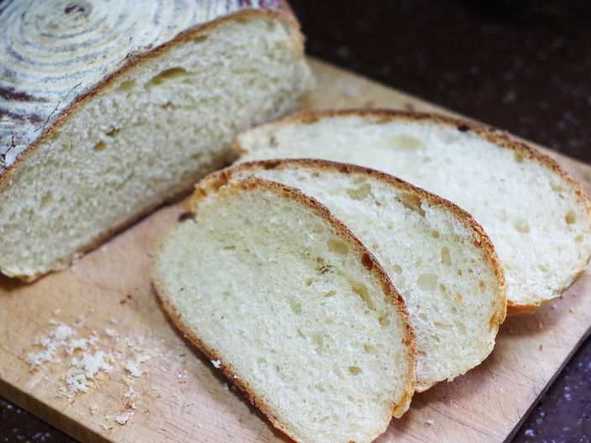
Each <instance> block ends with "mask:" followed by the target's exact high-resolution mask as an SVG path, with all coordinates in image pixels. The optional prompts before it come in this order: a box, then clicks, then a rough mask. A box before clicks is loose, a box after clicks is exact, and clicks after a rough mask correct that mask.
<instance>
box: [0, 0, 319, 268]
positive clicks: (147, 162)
mask: <svg viewBox="0 0 591 443" xmlns="http://www.w3.org/2000/svg"><path fill="white" fill-rule="evenodd" d="M5 3H6V4H4V3H3V4H2V7H0V34H2V35H3V37H5V41H6V42H7V45H10V44H13V45H14V47H11V48H10V51H9V52H6V50H7V49H6V48H4V47H3V48H0V71H4V72H6V73H9V74H10V75H8V74H7V75H3V76H1V77H2V78H0V272H2V273H4V274H6V275H8V276H16V277H20V278H24V279H32V278H34V277H36V276H38V275H41V274H43V273H46V272H48V271H50V270H56V269H61V268H63V267H65V266H67V265H68V264H69V263H70V262H71V260H72V259H73V258H74V256H75V255H76V254H79V253H81V252H83V251H85V250H88V249H89V248H92V247H93V246H95V245H96V244H97V243H98V242H100V241H101V240H102V239H104V238H106V237H107V236H109V235H111V234H112V233H113V232H114V231H116V230H118V229H121V228H122V227H124V226H125V225H128V224H129V223H131V222H132V221H133V220H135V219H137V218H138V217H140V216H141V215H143V214H145V213H146V212H148V211H150V210H151V209H153V208H155V207H156V206H158V205H161V204H162V203H163V202H164V201H165V200H167V199H170V198H173V197H174V196H175V195H177V194H179V193H183V192H189V191H190V189H191V187H192V185H193V184H194V182H195V180H196V179H197V178H199V177H200V176H202V175H204V174H205V173H207V172H210V171H211V170H213V169H217V168H220V167H222V166H224V165H226V164H227V163H228V162H230V161H231V160H232V159H233V158H234V155H233V153H232V150H231V149H230V144H231V142H232V140H233V138H234V136H235V135H236V134H237V133H238V132H239V131H241V130H244V129H246V128H248V127H249V126H251V125H253V124H256V123H261V122H264V121H266V120H268V119H271V118H274V117H277V116H279V115H281V114H283V113H285V112H287V111H289V110H291V109H293V108H294V107H295V106H296V103H297V100H298V97H299V96H300V95H301V94H302V93H303V92H304V91H305V90H306V89H307V88H308V87H309V86H310V80H311V78H310V73H309V70H308V68H307V66H306V64H305V61H304V59H303V50H302V40H303V39H302V36H301V34H300V32H299V29H298V25H297V22H296V21H295V20H294V18H293V16H292V15H291V14H290V13H288V12H287V11H285V10H284V8H283V9H282V10H276V11H275V10H266V9H257V10H254V9H246V10H240V9H243V8H245V7H246V6H247V5H252V6H253V7H257V8H262V6H263V5H271V6H281V5H283V6H284V5H285V4H284V3H283V2H281V1H276V0H271V1H268V2H267V1H266V2H260V1H253V2H234V1H232V2H226V1H208V2H181V3H178V4H177V3H175V2H159V1H156V0H146V1H141V2H138V1H130V0H125V1H117V2H83V3H82V4H80V5H78V4H76V5H74V4H72V5H69V6H68V5H66V6H65V7H64V5H63V4H62V3H63V2H55V1H46V2H30V1H22V2H21V1H9V2H5ZM237 10H238V12H235V11H237ZM30 17H36V18H35V20H33V19H30ZM97 27H98V29H99V30H100V33H99V34H97ZM71 29H75V30H76V32H75V33H74V32H71ZM109 30H112V31H109ZM122 30H124V31H125V32H122ZM109 32H112V34H110V33H109ZM41 34H43V35H41ZM97 35H98V37H100V38H98V37H97ZM37 37H38V40H39V41H41V42H43V45H44V46H35V48H34V51H29V48H27V44H28V43H27V42H31V41H36V40H35V39H36V38H37ZM21 40H23V41H21ZM40 44H41V43H40ZM19 51H28V52H26V53H25V54H24V55H23V54H20V53H19ZM15 57H16V58H15Z"/></svg>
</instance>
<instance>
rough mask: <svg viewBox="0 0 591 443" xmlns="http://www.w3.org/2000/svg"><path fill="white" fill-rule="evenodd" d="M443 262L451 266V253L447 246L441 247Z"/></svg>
mask: <svg viewBox="0 0 591 443" xmlns="http://www.w3.org/2000/svg"><path fill="white" fill-rule="evenodd" d="M441 263H443V264H444V265H446V266H451V255H450V253H449V248H447V247H445V246H444V247H443V248H441Z"/></svg>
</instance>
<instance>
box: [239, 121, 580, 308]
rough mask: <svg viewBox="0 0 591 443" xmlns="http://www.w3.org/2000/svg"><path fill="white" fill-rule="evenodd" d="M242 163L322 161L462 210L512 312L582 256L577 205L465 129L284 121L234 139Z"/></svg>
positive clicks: (559, 283) (508, 152)
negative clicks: (497, 262)
mask: <svg viewBox="0 0 591 443" xmlns="http://www.w3.org/2000/svg"><path fill="white" fill-rule="evenodd" d="M239 144H240V145H241V147H242V149H244V150H245V151H246V155H245V156H244V158H243V159H244V160H245V161H246V160H255V159H265V158H294V157H299V158H325V159H329V160H335V161H342V162H349V163H354V164H360V165H364V166H368V167H373V168H375V169H378V170H382V171H385V172H388V173H391V174H393V175H396V176H398V177H400V178H402V179H404V180H407V181H409V182H411V183H414V184H416V185H418V186H420V187H422V188H424V189H426V190H428V191H431V192H434V193H436V194H439V195H441V196H442V197H445V198H447V199H449V200H451V201H453V202H454V203H456V204H458V205H459V206H460V207H462V208H463V209H465V210H467V211H468V212H470V213H471V214H472V215H473V216H474V217H475V218H476V219H477V220H478V222H479V223H480V224H481V225H482V226H483V227H484V229H485V230H486V232H487V234H488V235H489V236H490V238H491V239H492V241H493V243H494V245H495V248H496V250H497V253H498V255H499V257H500V259H501V262H502V264H503V266H504V270H505V277H506V279H507V297H508V300H509V302H510V304H511V305H513V306H515V307H517V308H520V307H521V308H527V307H535V306H537V305H539V304H541V303H542V302H544V301H546V300H549V299H552V298H555V297H557V296H559V295H560V294H561V292H562V291H563V290H564V289H565V288H567V287H568V286H569V285H570V284H571V283H572V282H573V280H574V279H575V278H576V276H577V275H578V274H579V273H580V272H581V271H582V270H583V269H584V268H585V266H586V264H587V262H588V260H589V257H590V255H591V218H590V217H589V205H588V202H587V201H586V199H583V198H582V197H581V196H580V195H578V193H577V190H576V189H575V187H573V185H572V183H571V182H569V181H568V180H567V179H566V178H565V177H564V176H563V175H561V174H559V173H557V172H556V171H555V170H554V169H553V168H552V167H549V166H547V165H545V164H543V163H542V162H540V161H538V160H532V159H531V158H529V157H530V156H529V155H528V154H527V153H524V152H523V151H519V150H517V151H516V150H514V149H509V148H500V147H499V145H498V144H495V143H493V142H491V141H488V140H486V139H484V138H483V137H482V136H480V135H478V134H477V133H475V132H474V131H471V130H469V128H468V126H466V125H461V124H460V125H455V124H451V123H449V124H448V123H441V122H438V121H435V120H430V119H413V118H412V117H410V118H409V117H405V116H404V115H399V116H398V117H397V116H396V114H393V115H390V114H387V113H385V114H380V113H376V114H375V115H373V114H371V113H369V114H364V115H360V114H355V113H354V112H352V113H344V114H340V115H339V114H337V115H335V116H330V115H324V116H322V115H320V116H319V117H318V118H306V117H304V118H302V119H301V120H300V119H297V118H296V119H292V120H290V121H286V122H285V123H281V122H280V123H277V124H271V125H269V126H263V127H260V128H257V129H255V130H253V131H250V132H247V133H245V134H243V135H241V136H240V138H239Z"/></svg>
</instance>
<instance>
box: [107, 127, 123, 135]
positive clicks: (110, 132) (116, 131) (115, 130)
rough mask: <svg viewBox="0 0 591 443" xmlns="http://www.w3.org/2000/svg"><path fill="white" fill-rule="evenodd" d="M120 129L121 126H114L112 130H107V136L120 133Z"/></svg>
mask: <svg viewBox="0 0 591 443" xmlns="http://www.w3.org/2000/svg"><path fill="white" fill-rule="evenodd" d="M119 131H121V128H113V129H111V130H110V131H107V132H106V133H105V135H106V136H107V137H115V136H116V135H117V134H119Z"/></svg>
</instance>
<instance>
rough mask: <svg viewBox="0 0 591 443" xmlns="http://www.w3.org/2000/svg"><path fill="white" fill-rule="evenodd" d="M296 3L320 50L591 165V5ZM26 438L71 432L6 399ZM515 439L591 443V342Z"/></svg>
mask: <svg viewBox="0 0 591 443" xmlns="http://www.w3.org/2000/svg"><path fill="white" fill-rule="evenodd" d="M291 4H292V5H293V7H294V9H295V10H296V12H297V13H298V15H299V16H300V18H301V20H302V23H303V27H304V32H305V33H306V34H307V36H308V45H307V46H308V51H309V52H310V53H311V54H313V55H315V56H318V57H320V58H322V59H324V60H327V61H330V62H333V63H335V64H337V65H339V66H343V67H346V68H349V69H351V70H354V71H356V72H359V73H361V74H364V75H366V76H368V77H370V78H373V79H375V80H379V81H381V82H383V83H385V84H388V85H391V86H393V87H396V88H398V89H401V90H404V91H407V92H410V93H412V94H414V95H417V96H419V97H423V98H425V99H428V100H429V101H432V102H434V103H437V104H440V105H442V106H444V107H447V108H449V109H453V110H455V111H458V112H460V113H463V114H465V115H469V116H471V117H474V118H476V119H479V120H482V121H484V122H487V123H490V124H492V125H495V126H498V127H501V128H504V129H507V130H509V131H511V132H513V133H515V134H517V135H520V136H522V137H525V138H528V139H530V140H533V141H535V142H538V143H540V144H543V145H546V146H548V147H550V148H553V149H555V150H558V151H561V152H563V153H565V154H567V155H570V156H572V157H576V158H579V159H581V160H583V161H586V162H591V150H590V149H589V144H590V142H591V124H590V123H591V119H590V118H589V114H590V113H591V2H589V1H580V0H571V1H569V2H561V1H556V0H546V1H544V0H520V1H519V2H512V1H510V0H496V1H495V0H489V1H484V0H482V1H478V0H464V1H460V0H445V1H434V0H432V1H427V0H373V1H371V2H361V1H335V0H330V1H329V0H324V1H315V2H312V1H310V0H308V1H304V0H292V1H291ZM516 5H518V6H516ZM590 326H591V325H590ZM20 441H23V442H26V441H29V442H45V443H53V442H70V441H72V440H71V439H69V438H67V437H66V436H64V435H63V434H61V433H60V432H59V431H57V430H55V429H52V428H51V427H49V426H48V425H46V424H44V423H43V422H41V421H39V420H38V419H36V418H35V417H33V416H31V415H30V414H28V413H27V412H25V411H22V410H21V409H18V408H16V407H14V406H13V405H11V404H9V403H7V402H5V401H3V400H1V399H0V442H20ZM514 441H515V442H518V443H522V442H548V443H550V442H555V443H562V442H565V443H567V442H568V443H570V442H578V443H591V340H587V342H586V343H584V344H583V346H582V347H581V349H580V350H579V351H578V352H577V354H576V355H575V356H574V357H573V359H572V360H571V361H570V362H569V364H568V365H567V367H566V368H565V369H564V371H563V372H562V373H561V374H560V376H559V377H558V379H557V381H556V382H555V383H554V384H553V385H552V387H551V388H550V389H549V391H548V392H547V393H546V394H545V395H544V397H543V398H542V400H541V402H540V403H539V404H538V405H537V406H536V408H535V409H534V410H533V411H532V413H531V414H530V415H529V417H528V418H527V420H526V421H525V423H524V424H523V426H522V427H521V429H520V430H519V432H518V434H517V436H516V437H515V439H514Z"/></svg>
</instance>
